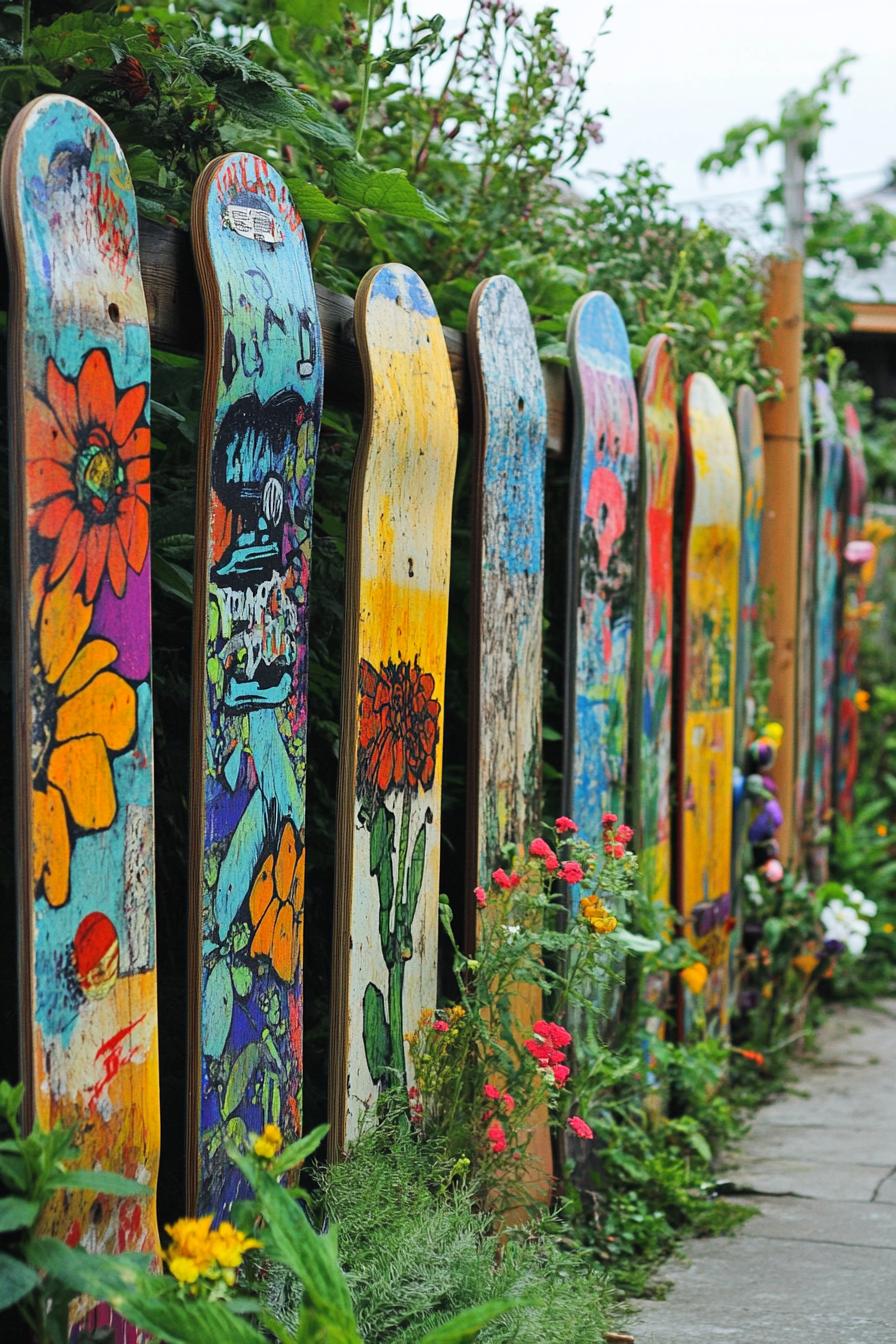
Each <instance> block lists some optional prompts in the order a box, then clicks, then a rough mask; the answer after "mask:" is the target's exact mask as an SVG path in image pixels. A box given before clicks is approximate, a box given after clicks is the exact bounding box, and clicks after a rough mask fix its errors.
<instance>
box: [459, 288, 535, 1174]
mask: <svg viewBox="0 0 896 1344" xmlns="http://www.w3.org/2000/svg"><path fill="white" fill-rule="evenodd" d="M467 351H468V356H469V362H470V373H471V379H472V383H473V391H474V397H475V428H474V454H475V459H474V461H475V466H474V471H475V476H474V482H473V510H474V513H473V555H472V562H471V563H472V581H471V585H470V589H471V604H470V605H471V619H470V627H471V639H470V713H469V725H470V726H469V755H468V770H467V779H468V794H467V796H468V807H469V816H468V828H467V835H468V851H469V852H468V867H467V884H466V889H467V892H468V893H470V894H469V895H468V900H469V906H468V908H467V911H466V926H467V927H466V940H467V945H468V948H469V950H470V953H471V955H472V951H473V948H474V946H475V924H476V911H475V907H474V905H473V900H472V891H473V888H474V887H475V886H477V885H478V884H480V883H481V884H483V885H485V886H487V885H488V882H489V875H490V873H491V872H492V871H493V870H494V869H495V868H496V867H498V866H499V865H500V864H502V863H503V862H504V861H505V856H506V851H507V848H508V846H513V847H515V848H516V851H517V853H518V855H519V857H520V858H523V857H524V855H525V840H526V838H527V837H529V836H531V835H532V834H533V833H534V832H535V831H536V830H537V829H538V827H539V825H540V823H541V678H542V665H541V637H542V621H543V590H544V469H545V452H546V448H547V404H546V400H545V391H544V380H543V378H542V373H541V363H540V361H539V358H538V347H537V345H536V343H535V332H534V331H533V328H532V320H531V318H530V316H529V310H528V308H527V306H526V301H525V299H524V298H523V295H522V293H521V292H520V289H519V287H518V286H517V285H516V284H515V283H514V281H513V280H511V279H509V278H508V276H506V275H496V276H492V277H491V278H490V279H488V280H483V281H482V283H481V284H480V285H479V286H478V287H477V289H476V291H475V293H474V294H473V298H472V300H471V302H470V312H469V317H468V320H467ZM514 1011H515V1013H516V1015H517V1017H518V1019H519V1021H520V1025H521V1027H522V1028H524V1029H525V1032H526V1034H527V1035H528V1034H530V1028H531V1024H532V1023H533V1022H537V1021H538V1020H539V1018H541V1017H542V1016H543V1013H542V996H541V991H540V989H539V988H538V986H537V985H519V987H518V989H517V992H516V995H515V1001H514ZM528 1151H529V1155H530V1159H531V1167H532V1171H531V1177H530V1188H531V1192H532V1193H536V1189H535V1187H537V1191H539V1192H540V1193H541V1195H542V1196H543V1197H544V1198H545V1199H547V1198H548V1197H549V1195H550V1190H551V1165H552V1164H551V1141H550V1133H549V1130H548V1128H547V1112H546V1111H545V1112H544V1114H543V1115H540V1116H536V1117H535V1126H534V1129H533V1132H532V1133H531V1134H530V1136H529V1147H528Z"/></svg>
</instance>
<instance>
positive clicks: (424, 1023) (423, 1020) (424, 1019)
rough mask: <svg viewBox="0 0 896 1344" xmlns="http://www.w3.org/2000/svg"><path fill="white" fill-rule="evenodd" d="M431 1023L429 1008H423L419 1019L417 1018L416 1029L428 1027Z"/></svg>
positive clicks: (430, 1010)
mask: <svg viewBox="0 0 896 1344" xmlns="http://www.w3.org/2000/svg"><path fill="white" fill-rule="evenodd" d="M431 1021H432V1009H431V1008H424V1009H423V1012H422V1013H421V1014H420V1018H419V1020H418V1022H417V1026H418V1027H428V1026H429V1024H430V1022H431Z"/></svg>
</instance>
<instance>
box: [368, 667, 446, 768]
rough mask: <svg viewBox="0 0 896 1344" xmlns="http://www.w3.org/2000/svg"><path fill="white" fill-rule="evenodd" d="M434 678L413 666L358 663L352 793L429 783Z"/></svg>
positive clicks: (435, 714)
mask: <svg viewBox="0 0 896 1344" xmlns="http://www.w3.org/2000/svg"><path fill="white" fill-rule="evenodd" d="M435 687H436V683H435V678H434V677H433V676H432V675H431V673H429V672H421V671H420V667H419V664H418V662H417V660H416V658H415V659H414V662H413V663H409V662H405V661H402V662H399V663H393V662H391V661H390V662H388V663H380V670H379V672H377V670H376V668H374V667H373V665H372V664H371V663H368V662H367V660H366V659H362V661H361V665H360V668H359V670H358V691H359V696H360V704H359V710H358V714H359V735H358V743H359V747H360V750H359V753H358V791H359V793H361V794H363V793H366V792H370V791H371V790H373V789H376V790H378V791H379V792H380V793H383V794H385V793H389V792H390V790H392V789H408V790H416V789H418V788H422V789H423V790H424V791H425V790H427V789H431V788H432V785H433V780H434V779H435V772H436V763H435V753H436V743H437V742H438V740H439V709H440V706H439V702H438V700H434V699H433V692H434V691H435Z"/></svg>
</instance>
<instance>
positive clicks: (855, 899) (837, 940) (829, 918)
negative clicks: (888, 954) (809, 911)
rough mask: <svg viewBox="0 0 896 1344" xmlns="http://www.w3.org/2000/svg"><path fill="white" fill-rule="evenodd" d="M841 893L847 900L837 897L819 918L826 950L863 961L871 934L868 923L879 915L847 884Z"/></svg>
mask: <svg viewBox="0 0 896 1344" xmlns="http://www.w3.org/2000/svg"><path fill="white" fill-rule="evenodd" d="M842 890H843V894H844V896H845V897H846V900H842V899H841V898H839V897H835V898H834V899H833V900H831V901H828V903H827V905H825V906H824V908H823V909H822V911H821V914H820V918H821V922H822V924H823V926H824V934H825V937H824V950H825V951H826V952H827V953H829V954H832V955H833V954H836V953H839V952H843V951H847V952H851V953H852V955H853V956H854V957H860V956H861V955H862V953H863V952H864V951H865V945H866V944H867V942H868V935H869V934H870V932H871V925H870V924H869V923H868V920H869V919H873V918H874V916H875V915H876V914H877V905H876V903H875V902H874V901H869V900H868V899H867V897H866V896H865V893H864V892H862V891H858V890H857V889H856V888H855V887H853V886H850V884H849V883H848V882H845V883H844V884H843V888H842Z"/></svg>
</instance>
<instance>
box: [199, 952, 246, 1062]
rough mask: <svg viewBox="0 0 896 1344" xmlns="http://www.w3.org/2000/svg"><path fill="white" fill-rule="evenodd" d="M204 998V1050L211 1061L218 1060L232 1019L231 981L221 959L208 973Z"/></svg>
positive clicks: (227, 968)
mask: <svg viewBox="0 0 896 1344" xmlns="http://www.w3.org/2000/svg"><path fill="white" fill-rule="evenodd" d="M243 969H245V968H243ZM204 997H205V1013H206V1017H207V1022H206V1029H205V1041H204V1049H205V1052H206V1054H208V1055H211V1057H212V1059H220V1058H221V1055H222V1054H223V1053H224V1047H225V1045H226V1044H227V1037H228V1036H229V1035H230V1023H231V1020H232V1018H233V980H232V978H231V975H230V967H229V966H228V965H227V962H226V961H224V959H223V958H222V959H221V960H220V961H216V962H215V964H214V966H213V967H212V969H211V970H210V971H209V976H208V979H207V980H206V982H205V995H204Z"/></svg>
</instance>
